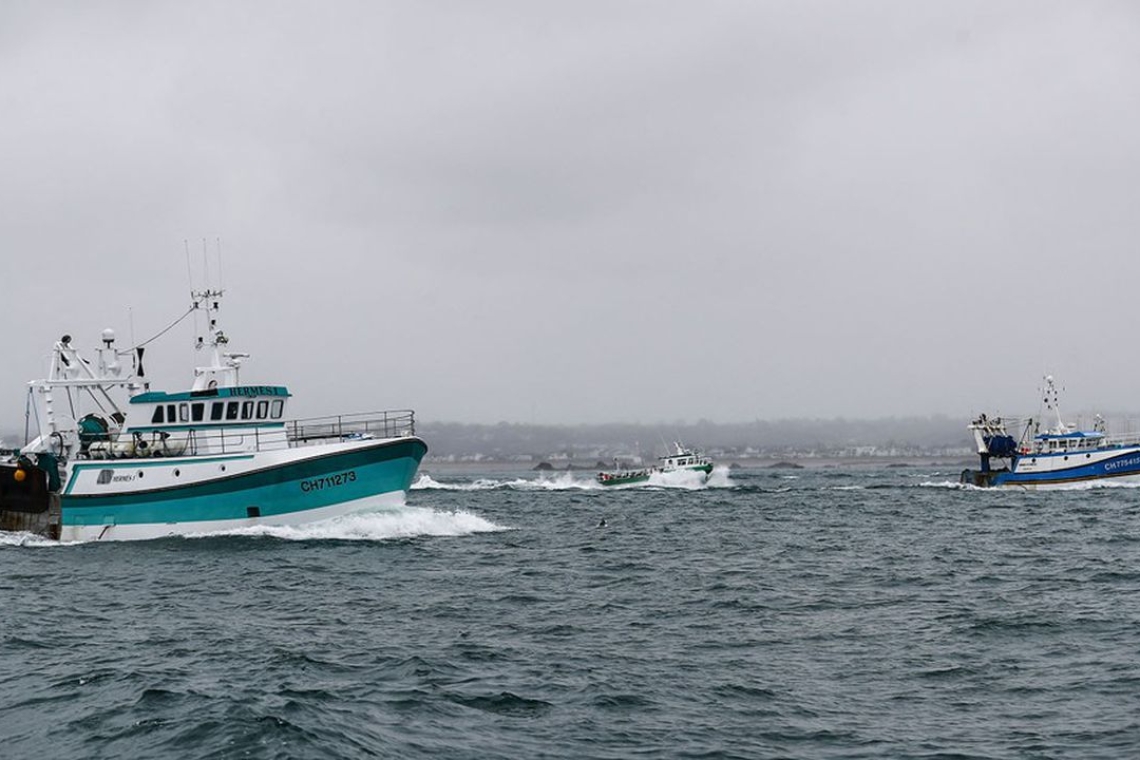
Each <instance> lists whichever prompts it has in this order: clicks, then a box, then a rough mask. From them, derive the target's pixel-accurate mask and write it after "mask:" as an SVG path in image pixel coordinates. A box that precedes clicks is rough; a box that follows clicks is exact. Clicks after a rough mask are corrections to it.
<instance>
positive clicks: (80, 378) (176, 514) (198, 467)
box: [0, 289, 427, 541]
mask: <svg viewBox="0 0 1140 760" xmlns="http://www.w3.org/2000/svg"><path fill="white" fill-rule="evenodd" d="M221 298H222V291H221V290H210V289H206V290H203V291H199V292H193V293H192V307H191V309H190V311H188V312H187V315H190V314H195V315H203V314H204V315H205V317H206V323H207V325H208V335H209V337H208V338H199V339H198V341H197V345H198V348H199V349H207V350H208V352H209V354H210V356H211V359H212V361H210V363H208V364H206V366H202V367H198V368H196V369H195V370H194V380H193V384H192V386H191V387H190V389H189V390H186V391H181V392H172V393H168V392H163V391H155V390H151V389H150V387H149V382H148V381H147V378H146V375H145V373H144V369H143V363H142V357H143V353H144V349H143V348H142V346H138V347H132V348H129V349H126V350H119V349H117V348H116V346H115V335H114V332H113V331H111V330H105V331H104V332H103V336H102V338H103V346H102V348H99V349H97V351H96V355H95V356H94V357H93V360H88V359H86V358H84V357H83V356H81V355H80V354H79V352H78V351H77V350H76V349H75V348H74V347H73V346H72V344H71V337H70V336H66V335H65V336H64V337H63V338H61V339H60V340H59V341H57V342H56V343H55V346H54V348H53V351H52V359H51V368H50V370H49V373H48V377H47V378H46V379H43V380H36V381H33V382H31V383H29V384H28V386H29V387H28V404H27V410H28V419H29V432H28V433H27V435H26V436H25V437H26V438H29V437H30V436H31V423H32V421H34V422H35V423H37V427H38V428H39V429H38V435H37V436H36V437H35V438H34V439H33V440H30V441H28V442H27V443H26V445H24V446H22V447H21V448H19V449H18V450H16V451H11V452H9V453H8V454H7V455H6V456H0V530H6V531H29V532H33V533H36V534H40V535H43V536H46V537H49V538H53V539H60V540H64V541H90V540H111V539H118V540H127V539H148V538H156V537H160V536H167V535H172V534H191V533H204V532H214V531H220V530H232V529H235V528H244V527H249V526H257V525H295V524H300V523H305V522H312V521H316V520H323V519H327V518H332V517H336V516H339V515H344V514H349V513H353V512H359V511H368V510H374V509H377V508H384V507H390V506H399V505H401V504H403V502H404V498H405V493H406V491H407V489H408V487H409V485H410V484H411V482H412V479H413V478H414V477H415V474H416V470H417V468H418V467H419V463H420V461H421V460H422V459H423V456H424V454H425V453H426V452H427V446H426V445H425V444H424V442H423V441H422V440H420V439H419V438H417V437H416V435H415V415H414V413H413V412H412V411H410V410H400V411H394V412H376V413H369V414H353V415H347V416H339V417H330V418H321V419H310V420H289V418H288V411H289V403H290V399H291V394H290V393H289V391H288V390H287V388H286V387H285V386H281V385H244V384H242V383H241V381H240V379H239V372H240V369H241V365H242V363H243V362H244V360H245V359H247V358H248V356H249V355H248V354H243V353H234V352H230V351H228V350H227V348H228V343H229V341H228V339H227V337H226V335H225V334H224V333H223V332H222V330H221V328H220V327H219V326H218V311H219V306H220V302H221ZM184 317H185V315H184ZM128 357H129V358H128ZM123 361H126V363H127V364H128V365H129V370H128V369H126V368H124V366H123ZM118 397H125V402H123V401H122V400H121V399H120V398H118Z"/></svg>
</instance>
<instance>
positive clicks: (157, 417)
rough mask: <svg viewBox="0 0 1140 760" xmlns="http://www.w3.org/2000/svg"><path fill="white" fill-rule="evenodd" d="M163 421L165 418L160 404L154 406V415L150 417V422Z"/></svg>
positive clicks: (157, 422) (154, 423) (159, 422)
mask: <svg viewBox="0 0 1140 760" xmlns="http://www.w3.org/2000/svg"><path fill="white" fill-rule="evenodd" d="M163 422H166V419H165V416H164V415H163V413H162V406H156V407H155V408H154V416H153V417H151V418H150V424H152V425H161V424H162V423H163Z"/></svg>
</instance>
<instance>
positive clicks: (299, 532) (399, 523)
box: [0, 507, 510, 548]
mask: <svg viewBox="0 0 1140 760" xmlns="http://www.w3.org/2000/svg"><path fill="white" fill-rule="evenodd" d="M503 530H510V528H507V527H504V526H502V525H496V524H495V523H493V522H491V521H490V520H486V519H484V518H482V517H479V516H478V515H476V514H473V513H471V512H467V511H465V510H455V511H454V512H448V511H441V510H435V509H428V508H426V507H401V508H398V509H392V510H384V511H376V512H358V513H356V514H351V515H342V516H340V517H333V518H330V519H328V520H321V521H318V522H311V523H304V524H302V525H253V526H250V527H245V528H232V529H230V530H218V531H208V532H202V533H187V534H186V535H184V536H164V537H162V539H156V540H169V539H178V538H181V539H187V540H197V539H202V538H218V537H229V536H235V537H257V538H276V539H281V540H284V541H390V540H393V539H406V538H419V537H423V536H427V537H431V536H440V537H444V536H469V535H473V534H476V533H494V532H498V531H503ZM88 543H96V542H94V541H71V542H60V541H52V540H51V539H47V538H43V537H42V536H37V535H35V534H33V533H10V532H3V531H0V548H3V547H22V548H42V547H49V546H51V547H57V546H79V545H82V544H88ZM104 543H120V542H117V541H116V542H104Z"/></svg>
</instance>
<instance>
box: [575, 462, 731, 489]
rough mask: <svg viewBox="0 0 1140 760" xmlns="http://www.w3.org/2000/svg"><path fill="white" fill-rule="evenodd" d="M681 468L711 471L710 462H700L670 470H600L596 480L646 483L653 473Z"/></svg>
mask: <svg viewBox="0 0 1140 760" xmlns="http://www.w3.org/2000/svg"><path fill="white" fill-rule="evenodd" d="M682 470H688V471H692V472H703V473H704V474H705V475H708V474H709V473H711V472H712V471H713V466H712V465H711V464H700V465H693V466H692V467H678V468H676V469H672V470H662V469H659V468H653V469H651V470H635V471H629V470H625V471H620V472H601V473H598V478H597V480H598V482H599V483H600V484H602V485H603V486H628V485H633V484H635V483H648V482H649V478H650V477H652V476H653V475H656V474H657V473H666V472H679V471H682Z"/></svg>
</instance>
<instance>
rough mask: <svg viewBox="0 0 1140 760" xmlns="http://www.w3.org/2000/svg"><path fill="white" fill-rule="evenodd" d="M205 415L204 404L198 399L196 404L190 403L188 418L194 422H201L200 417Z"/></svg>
mask: <svg viewBox="0 0 1140 760" xmlns="http://www.w3.org/2000/svg"><path fill="white" fill-rule="evenodd" d="M205 415H206V405H205V404H203V403H202V402H201V401H199V402H198V403H197V404H191V405H190V419H191V420H193V421H194V422H201V421H202V418H203V417H204V416H205Z"/></svg>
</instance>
